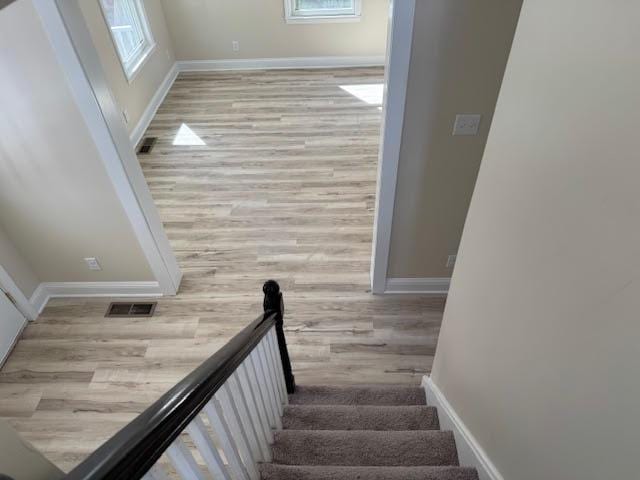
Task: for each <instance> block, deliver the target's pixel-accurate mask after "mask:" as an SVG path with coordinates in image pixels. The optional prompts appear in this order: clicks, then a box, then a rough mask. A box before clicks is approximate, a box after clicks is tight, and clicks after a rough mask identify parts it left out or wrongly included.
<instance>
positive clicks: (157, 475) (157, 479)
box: [142, 463, 169, 480]
mask: <svg viewBox="0 0 640 480" xmlns="http://www.w3.org/2000/svg"><path fill="white" fill-rule="evenodd" d="M142 480H169V475H168V474H167V472H166V471H165V469H164V467H161V466H160V465H158V464H157V463H156V464H155V465H154V466H153V467H151V468H150V469H149V471H148V472H147V473H145V475H144V477H142Z"/></svg>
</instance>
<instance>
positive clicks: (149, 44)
mask: <svg viewBox="0 0 640 480" xmlns="http://www.w3.org/2000/svg"><path fill="white" fill-rule="evenodd" d="M98 4H99V5H100V11H101V12H102V18H103V19H104V23H105V25H106V26H107V30H109V36H110V37H111V42H112V43H113V49H114V50H115V51H116V55H117V56H118V60H119V61H120V66H121V67H122V72H123V73H124V76H125V78H126V79H127V82H129V83H131V82H133V81H134V80H135V78H136V77H137V76H138V73H140V70H142V67H143V65H144V64H145V63H147V60H149V58H150V57H151V54H152V53H153V51H154V50H155V49H156V42H155V40H154V39H153V35H152V33H151V26H150V25H149V17H147V12H146V11H145V9H144V1H143V0H134V4H135V7H136V11H137V12H138V16H139V17H140V24H141V26H142V30H143V31H144V36H145V38H146V45H145V47H144V49H143V50H142V52H141V53H140V54H138V57H137V59H136V60H135V62H132V63H131V64H130V65H129V66H128V67H127V65H126V63H125V62H124V61H123V60H122V56H121V55H120V50H119V49H118V44H117V43H116V38H115V37H114V35H113V31H112V30H111V25H109V21H108V20H107V14H106V13H105V11H104V8H103V7H102V2H101V1H98Z"/></svg>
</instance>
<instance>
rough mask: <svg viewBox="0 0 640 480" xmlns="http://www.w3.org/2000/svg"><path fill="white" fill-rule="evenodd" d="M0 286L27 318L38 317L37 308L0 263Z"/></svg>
mask: <svg viewBox="0 0 640 480" xmlns="http://www.w3.org/2000/svg"><path fill="white" fill-rule="evenodd" d="M0 288H1V289H2V290H4V291H5V292H6V293H8V294H9V295H11V298H13V300H14V301H15V305H16V308H17V309H18V310H19V311H20V313H22V315H24V317H25V318H26V319H27V320H32V321H33V320H35V319H36V318H38V313H39V312H38V310H37V309H36V308H35V307H34V306H33V304H32V303H31V302H30V301H29V299H28V298H27V297H26V296H25V295H24V293H22V290H20V288H19V287H18V285H16V283H15V282H14V281H13V278H11V275H9V273H8V272H7V271H6V270H5V269H4V268H2V265H0Z"/></svg>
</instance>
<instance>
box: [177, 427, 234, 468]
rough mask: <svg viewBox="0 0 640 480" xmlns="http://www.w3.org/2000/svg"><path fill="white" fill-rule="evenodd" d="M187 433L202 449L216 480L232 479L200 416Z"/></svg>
mask: <svg viewBox="0 0 640 480" xmlns="http://www.w3.org/2000/svg"><path fill="white" fill-rule="evenodd" d="M186 431H187V433H188V434H189V436H190V437H191V439H192V440H193V443H194V444H195V446H196V448H197V449H198V450H199V451H200V454H201V455H202V458H203V459H204V461H205V463H206V464H207V468H208V469H209V471H210V472H211V474H212V475H213V478H215V479H216V480H218V479H221V480H231V476H230V475H229V472H227V468H226V467H225V465H224V462H223V461H222V458H220V454H219V453H218V449H217V448H216V446H215V445H214V443H213V441H212V440H211V437H210V436H209V432H207V427H206V426H205V424H204V422H203V421H202V419H201V418H200V417H199V416H196V417H195V418H194V419H193V420H192V421H191V423H190V424H189V425H188V426H187V428H186Z"/></svg>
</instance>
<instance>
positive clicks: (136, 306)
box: [105, 302, 158, 317]
mask: <svg viewBox="0 0 640 480" xmlns="http://www.w3.org/2000/svg"><path fill="white" fill-rule="evenodd" d="M157 303H158V302H148V303H131V302H112V303H110V304H109V308H107V313H106V314H105V317H151V316H152V315H153V312H154V311H155V309H156V305H157Z"/></svg>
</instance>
